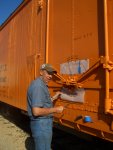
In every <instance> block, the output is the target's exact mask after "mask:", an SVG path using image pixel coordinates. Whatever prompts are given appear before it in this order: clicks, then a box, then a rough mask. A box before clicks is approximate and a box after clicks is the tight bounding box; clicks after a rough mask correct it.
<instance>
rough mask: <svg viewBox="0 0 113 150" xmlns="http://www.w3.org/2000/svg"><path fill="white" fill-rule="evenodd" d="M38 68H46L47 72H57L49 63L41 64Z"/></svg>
mask: <svg viewBox="0 0 113 150" xmlns="http://www.w3.org/2000/svg"><path fill="white" fill-rule="evenodd" d="M40 70H46V71H47V72H48V73H49V74H54V73H57V71H56V70H55V69H54V68H53V66H52V65H51V64H43V65H41V67H40Z"/></svg>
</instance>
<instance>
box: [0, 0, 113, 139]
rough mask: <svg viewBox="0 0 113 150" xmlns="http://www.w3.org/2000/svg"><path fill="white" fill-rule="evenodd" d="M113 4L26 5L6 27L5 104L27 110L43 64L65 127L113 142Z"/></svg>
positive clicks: (1, 46) (1, 57) (0, 31)
mask: <svg viewBox="0 0 113 150" xmlns="http://www.w3.org/2000/svg"><path fill="white" fill-rule="evenodd" d="M112 26H113V0H99V1H98V0H84V1H83V0H24V2H23V3H22V4H21V5H20V7H18V9H17V10H16V11H15V12H14V14H12V15H11V16H10V17H9V18H8V19H7V21H6V22H5V23H4V24H3V25H2V26H1V27H0V100H1V101H3V102H5V103H8V104H10V105H12V106H15V107H17V108H19V109H21V110H26V91H27V88H28V85H29V83H30V82H31V80H33V79H34V78H36V77H37V76H38V75H39V67H40V65H41V64H42V63H45V62H47V63H51V64H52V65H53V66H54V67H56V69H57V70H58V74H57V75H56V76H55V77H54V82H51V83H50V85H49V88H50V91H51V95H53V94H54V93H55V91H57V90H61V91H62V92H63V94H62V95H61V98H59V99H58V100H57V101H56V102H55V105H63V106H64V107H65V108H66V109H65V110H64V111H63V113H62V114H55V121H56V122H57V123H58V124H60V125H61V126H67V127H69V128H72V129H73V130H78V131H80V132H85V133H88V134H91V135H94V136H97V137H100V138H103V139H106V140H109V141H113V78H112V76H113V71H112V70H113V45H112V39H113V28H112Z"/></svg>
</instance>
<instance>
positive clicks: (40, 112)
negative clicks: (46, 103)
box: [32, 106, 64, 116]
mask: <svg viewBox="0 0 113 150" xmlns="http://www.w3.org/2000/svg"><path fill="white" fill-rule="evenodd" d="M63 109H64V107H63V106H57V107H52V108H40V107H33V108H32V113H33V115H34V116H45V115H49V114H52V113H61V112H62V111H63Z"/></svg>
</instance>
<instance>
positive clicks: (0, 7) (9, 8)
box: [0, 0, 23, 26]
mask: <svg viewBox="0 0 113 150" xmlns="http://www.w3.org/2000/svg"><path fill="white" fill-rule="evenodd" d="M22 2H23V0H0V26H1V25H2V24H3V23H4V21H5V20H6V19H7V18H8V17H9V16H10V15H11V14H12V12H13V11H14V10H15V9H16V8H17V7H18V6H19V5H20V4H21V3H22Z"/></svg>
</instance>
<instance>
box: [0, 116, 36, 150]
mask: <svg viewBox="0 0 113 150" xmlns="http://www.w3.org/2000/svg"><path fill="white" fill-rule="evenodd" d="M0 150H34V148H33V141H32V139H31V138H30V136H29V135H28V134H27V133H25V132H24V131H23V130H22V129H20V128H19V127H18V126H16V125H15V124H13V123H11V122H9V121H8V120H7V119H5V118H3V116H1V115H0Z"/></svg>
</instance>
